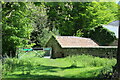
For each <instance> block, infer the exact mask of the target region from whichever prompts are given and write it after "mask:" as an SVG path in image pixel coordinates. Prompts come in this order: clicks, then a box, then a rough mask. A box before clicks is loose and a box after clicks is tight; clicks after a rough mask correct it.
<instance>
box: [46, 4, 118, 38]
mask: <svg viewBox="0 0 120 80" xmlns="http://www.w3.org/2000/svg"><path fill="white" fill-rule="evenodd" d="M46 7H47V8H48V11H47V15H48V17H49V22H50V21H51V22H50V23H51V24H53V23H55V27H56V28H57V29H58V30H59V32H60V34H61V35H75V34H76V31H77V30H79V29H80V31H81V32H82V33H83V35H84V36H85V37H86V36H87V34H84V33H87V32H88V31H89V30H90V29H91V28H93V27H95V26H98V25H100V24H107V23H109V22H111V21H114V20H116V17H115V15H116V14H115V13H116V9H117V5H116V4H115V3H113V2H107V3H106V2H85V3H84V2H77V3H76V2H62V3H46ZM113 7H114V9H112V8H113Z"/></svg>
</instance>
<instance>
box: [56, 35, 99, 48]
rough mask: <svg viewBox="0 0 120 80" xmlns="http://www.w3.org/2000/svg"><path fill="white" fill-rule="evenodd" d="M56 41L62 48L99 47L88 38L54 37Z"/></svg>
mask: <svg viewBox="0 0 120 80" xmlns="http://www.w3.org/2000/svg"><path fill="white" fill-rule="evenodd" d="M56 40H57V41H58V43H59V44H60V45H61V47H62V48H66V47H68V48H69V47H71V48H74V47H76V48H77V47H95V46H99V45H98V44H96V43H95V42H94V41H93V40H91V39H90V38H83V37H75V36H56Z"/></svg>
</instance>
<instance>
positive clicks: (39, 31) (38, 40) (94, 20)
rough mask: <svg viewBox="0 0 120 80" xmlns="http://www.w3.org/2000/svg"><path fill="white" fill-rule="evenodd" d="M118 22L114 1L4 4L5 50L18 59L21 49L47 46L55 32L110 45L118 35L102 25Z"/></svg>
mask: <svg viewBox="0 0 120 80" xmlns="http://www.w3.org/2000/svg"><path fill="white" fill-rule="evenodd" d="M115 20H118V5H117V4H116V3H114V2H26V3H25V2H3V3H2V26H3V33H2V34H3V35H2V39H3V40H2V41H3V42H2V43H3V50H2V51H3V54H5V53H6V54H7V55H10V54H12V56H15V52H16V49H17V48H30V47H36V46H39V47H43V46H44V44H45V43H46V42H47V41H48V39H49V38H50V36H51V35H52V34H51V32H52V33H54V34H55V35H62V36H79V37H89V38H92V39H93V40H94V41H96V42H98V43H99V44H100V45H107V44H108V43H110V42H112V41H113V40H114V39H115V35H114V33H113V32H110V31H107V30H106V29H104V28H102V27H101V26H100V25H101V24H108V23H110V22H112V21H115ZM100 33H101V36H99V37H98V34H100ZM102 34H106V35H107V36H105V35H102ZM103 36H104V37H103Z"/></svg>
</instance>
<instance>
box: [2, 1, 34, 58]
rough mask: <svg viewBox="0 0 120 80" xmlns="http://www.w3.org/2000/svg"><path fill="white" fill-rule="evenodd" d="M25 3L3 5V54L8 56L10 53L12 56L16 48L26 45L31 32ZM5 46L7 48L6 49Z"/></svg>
mask: <svg viewBox="0 0 120 80" xmlns="http://www.w3.org/2000/svg"><path fill="white" fill-rule="evenodd" d="M26 5H27V3H22V2H18V3H17V2H11V3H9V2H6V3H4V4H3V12H2V14H6V15H3V19H2V23H3V36H2V38H3V42H2V43H3V53H7V54H8V55H9V54H10V52H11V51H12V54H13V56H14V54H15V50H16V47H23V46H25V45H27V44H28V41H29V40H28V39H29V37H30V33H31V31H32V30H33V28H32V21H31V20H30V16H28V15H29V14H30V13H31V12H30V11H29V10H28V8H27V7H26ZM26 16H27V17H26ZM6 46H7V48H6Z"/></svg>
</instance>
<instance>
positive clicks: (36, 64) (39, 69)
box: [3, 54, 116, 79]
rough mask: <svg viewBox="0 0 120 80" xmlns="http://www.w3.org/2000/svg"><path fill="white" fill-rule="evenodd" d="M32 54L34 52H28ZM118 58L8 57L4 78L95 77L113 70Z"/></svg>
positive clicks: (82, 56) (80, 56) (87, 56)
mask: <svg viewBox="0 0 120 80" xmlns="http://www.w3.org/2000/svg"><path fill="white" fill-rule="evenodd" d="M28 55H32V54H28ZM115 63H116V59H107V58H99V57H93V56H89V55H79V56H72V57H66V58H57V59H47V58H39V57H23V58H20V59H17V58H9V59H6V60H5V62H4V65H3V78H34V79H35V78H95V77H98V76H99V75H100V74H101V71H103V73H106V72H108V71H110V70H112V66H113V65H115Z"/></svg>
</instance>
